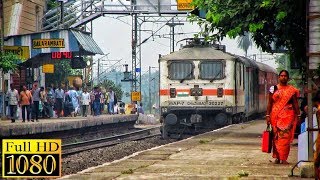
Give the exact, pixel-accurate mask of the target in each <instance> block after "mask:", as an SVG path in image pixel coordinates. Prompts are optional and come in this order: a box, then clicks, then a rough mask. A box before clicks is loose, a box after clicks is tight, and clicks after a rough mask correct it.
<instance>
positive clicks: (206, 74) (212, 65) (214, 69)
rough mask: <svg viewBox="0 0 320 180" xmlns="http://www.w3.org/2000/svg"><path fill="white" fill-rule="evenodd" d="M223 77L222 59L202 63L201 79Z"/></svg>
mask: <svg viewBox="0 0 320 180" xmlns="http://www.w3.org/2000/svg"><path fill="white" fill-rule="evenodd" d="M222 78H223V64H222V62H221V61H206V62H201V64H200V79H209V80H211V81H213V80H216V79H222Z"/></svg>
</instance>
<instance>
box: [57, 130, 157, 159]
mask: <svg viewBox="0 0 320 180" xmlns="http://www.w3.org/2000/svg"><path fill="white" fill-rule="evenodd" d="M158 135H160V126H157V127H152V128H146V129H142V130H137V131H133V132H129V133H124V134H120V135H116V136H110V137H105V138H99V139H93V140H88V141H82V142H77V143H71V144H65V145H62V156H68V155H71V154H76V153H79V152H83V151H88V150H91V149H96V148H102V147H108V146H114V145H117V144H120V143H124V142H127V141H135V140H141V139H145V138H149V137H154V136H158Z"/></svg>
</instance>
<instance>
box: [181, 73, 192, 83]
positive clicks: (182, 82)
mask: <svg viewBox="0 0 320 180" xmlns="http://www.w3.org/2000/svg"><path fill="white" fill-rule="evenodd" d="M190 75H192V71H191V72H190V73H189V74H187V75H186V76H185V77H184V78H183V79H181V80H180V83H183V81H184V80H186V79H187V78H188V77H189V76H190Z"/></svg>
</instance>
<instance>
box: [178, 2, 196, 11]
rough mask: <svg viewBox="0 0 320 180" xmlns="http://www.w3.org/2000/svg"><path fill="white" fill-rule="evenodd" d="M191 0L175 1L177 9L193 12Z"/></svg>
mask: <svg viewBox="0 0 320 180" xmlns="http://www.w3.org/2000/svg"><path fill="white" fill-rule="evenodd" d="M191 2H192V0H177V9H178V10H179V11H180V10H183V11H185V10H193V9H194V7H193V6H191V5H190V4H191Z"/></svg>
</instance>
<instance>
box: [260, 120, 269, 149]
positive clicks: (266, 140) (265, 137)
mask: <svg viewBox="0 0 320 180" xmlns="http://www.w3.org/2000/svg"><path fill="white" fill-rule="evenodd" d="M271 149H272V127H271V125H270V124H269V125H268V126H267V128H266V130H265V131H263V133H262V143H261V150H262V152H265V153H271Z"/></svg>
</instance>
